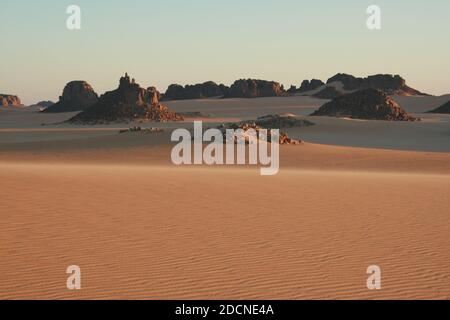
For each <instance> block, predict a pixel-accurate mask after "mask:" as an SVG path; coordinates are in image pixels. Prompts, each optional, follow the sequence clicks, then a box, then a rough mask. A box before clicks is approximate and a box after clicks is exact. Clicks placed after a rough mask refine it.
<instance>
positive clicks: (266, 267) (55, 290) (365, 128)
mask: <svg viewBox="0 0 450 320" xmlns="http://www.w3.org/2000/svg"><path fill="white" fill-rule="evenodd" d="M401 99H404V101H403V104H404V105H406V107H405V108H406V109H408V108H411V109H410V110H412V112H419V111H420V109H421V108H422V107H421V106H424V108H425V107H426V108H428V107H429V106H430V103H436V101H437V100H436V99H441V98H439V97H425V98H423V99H424V100H421V101H423V102H424V103H423V104H421V103H419V102H418V101H419V100H417V99H413V97H405V98H401ZM430 101H431V102H430ZM322 102H323V101H322ZM320 103H321V101H320V100H316V99H311V98H305V97H291V98H268V99H252V100H246V99H230V100H217V99H216V100H214V99H211V100H209V99H208V100H204V101H196V100H193V101H179V102H170V104H171V107H173V108H174V109H176V110H177V111H185V112H188V111H189V112H190V111H202V112H207V113H211V114H212V117H211V118H208V119H207V121H208V122H209V124H210V125H216V124H217V123H220V122H226V121H238V120H241V119H254V118H255V117H257V116H260V115H265V114H269V113H286V112H289V113H293V114H295V115H302V114H309V113H310V111H312V110H313V109H316V108H317V107H318V106H319V104H320ZM72 115H73V114H57V115H51V114H50V115H48V114H39V113H36V112H35V110H32V109H26V108H25V109H20V110H0V190H1V191H2V197H1V200H0V221H1V223H0V243H1V246H0V299H20V298H30V299H44V298H57V299H76V298H85V299H111V298H138V299H177V298H179V299H193V298H196V299H241V298H243V299H244V298H246V299H253V298H254V299H301V298H309V299H326V298H331V299H349V298H353V299H358V298H359V299H386V298H395V299H408V298H419V299H450V275H449V273H448V271H447V270H449V268H450V252H449V251H448V248H449V245H450V238H449V236H448V235H449V234H450V219H449V217H448V212H450V202H449V200H448V190H449V188H450V152H449V151H450V149H449V144H448V137H449V135H450V131H449V126H448V125H449V123H450V122H449V120H450V119H449V118H448V117H446V116H443V115H439V116H436V115H425V116H424V121H422V122H420V123H408V124H403V123H391V122H384V121H352V120H346V119H335V118H321V117H309V118H308V119H310V120H311V121H313V122H315V123H316V125H315V126H312V127H305V128H292V129H289V130H288V133H289V135H290V136H291V137H293V138H300V139H304V140H306V143H304V144H303V145H300V146H283V147H282V148H281V150H280V161H281V170H280V173H279V175H277V176H273V177H262V176H260V175H259V171H258V170H257V168H253V167H245V166H244V167H233V168H230V167H175V166H173V165H172V164H171V161H170V151H171V147H172V145H171V144H170V143H169V140H170V132H171V129H173V128H176V127H180V126H181V127H190V126H192V123H191V122H184V123H176V124H174V123H166V124H154V123H148V124H139V123H136V124H135V123H131V124H110V125H100V126H73V125H67V124H58V125H54V123H55V122H61V121H64V120H65V119H67V118H69V117H71V116H72ZM41 124H45V125H41ZM133 125H142V126H144V127H152V126H158V127H161V128H165V129H166V131H165V132H163V133H153V134H145V133H127V134H122V135H119V134H118V131H119V130H120V129H122V128H127V127H129V126H133ZM206 125H208V124H206ZM74 264H75V265H79V266H80V267H81V270H82V290H81V291H76V292H73V291H68V290H67V289H66V279H67V275H66V273H65V271H66V268H67V266H69V265H74ZM374 264H375V265H379V266H380V267H381V268H382V290H381V291H375V292H374V291H369V290H367V288H366V279H367V275H366V269H367V267H368V266H369V265H374Z"/></svg>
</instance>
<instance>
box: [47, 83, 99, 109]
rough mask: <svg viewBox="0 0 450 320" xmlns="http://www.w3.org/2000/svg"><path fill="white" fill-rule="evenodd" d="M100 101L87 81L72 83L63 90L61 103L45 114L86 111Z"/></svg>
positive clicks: (51, 107) (60, 98) (54, 105)
mask: <svg viewBox="0 0 450 320" xmlns="http://www.w3.org/2000/svg"><path fill="white" fill-rule="evenodd" d="M97 101H98V95H97V93H95V91H94V89H92V87H91V85H90V84H89V83H87V82H86V81H71V82H69V83H68V84H67V85H66V86H65V87H64V90H63V93H62V96H60V97H59V101H58V102H57V103H55V104H53V105H52V106H50V107H48V108H47V109H45V110H43V112H47V113H57V112H73V111H82V110H86V109H87V108H89V107H90V106H92V105H93V104H94V103H96V102H97Z"/></svg>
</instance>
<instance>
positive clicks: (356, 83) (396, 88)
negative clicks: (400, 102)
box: [327, 73, 426, 96]
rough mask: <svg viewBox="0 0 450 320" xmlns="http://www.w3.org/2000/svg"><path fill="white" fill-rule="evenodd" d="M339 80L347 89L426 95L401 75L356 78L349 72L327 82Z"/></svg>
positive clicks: (337, 75) (404, 94)
mask: <svg viewBox="0 0 450 320" xmlns="http://www.w3.org/2000/svg"><path fill="white" fill-rule="evenodd" d="M337 81H338V82H341V83H342V84H343V86H344V87H343V89H344V90H347V91H354V90H362V89H368V88H372V89H378V90H381V91H383V92H385V93H386V94H388V95H403V96H408V95H413V96H415V95H418V96H423V95H426V94H424V93H422V92H420V91H418V90H415V89H413V88H410V87H408V86H407V85H406V81H405V79H403V78H402V77H400V76H399V75H395V76H394V75H391V74H376V75H373V76H368V77H367V78H356V77H354V76H352V75H349V74H345V73H338V74H336V75H335V76H333V77H331V78H330V79H328V81H327V84H330V83H333V82H337Z"/></svg>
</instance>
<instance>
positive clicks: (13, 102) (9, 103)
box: [0, 94, 23, 107]
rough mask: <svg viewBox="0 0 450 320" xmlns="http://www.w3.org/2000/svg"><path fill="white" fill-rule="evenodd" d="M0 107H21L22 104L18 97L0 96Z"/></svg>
mask: <svg viewBox="0 0 450 320" xmlns="http://www.w3.org/2000/svg"><path fill="white" fill-rule="evenodd" d="M0 106H2V107H22V106H23V104H22V102H21V101H20V99H19V97H18V96H13V95H10V94H0Z"/></svg>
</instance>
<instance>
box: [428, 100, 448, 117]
mask: <svg viewBox="0 0 450 320" xmlns="http://www.w3.org/2000/svg"><path fill="white" fill-rule="evenodd" d="M428 113H444V114H450V101H448V102H447V103H444V104H443V105H442V106H440V107H439V108H436V109H434V110H431V111H428Z"/></svg>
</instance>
